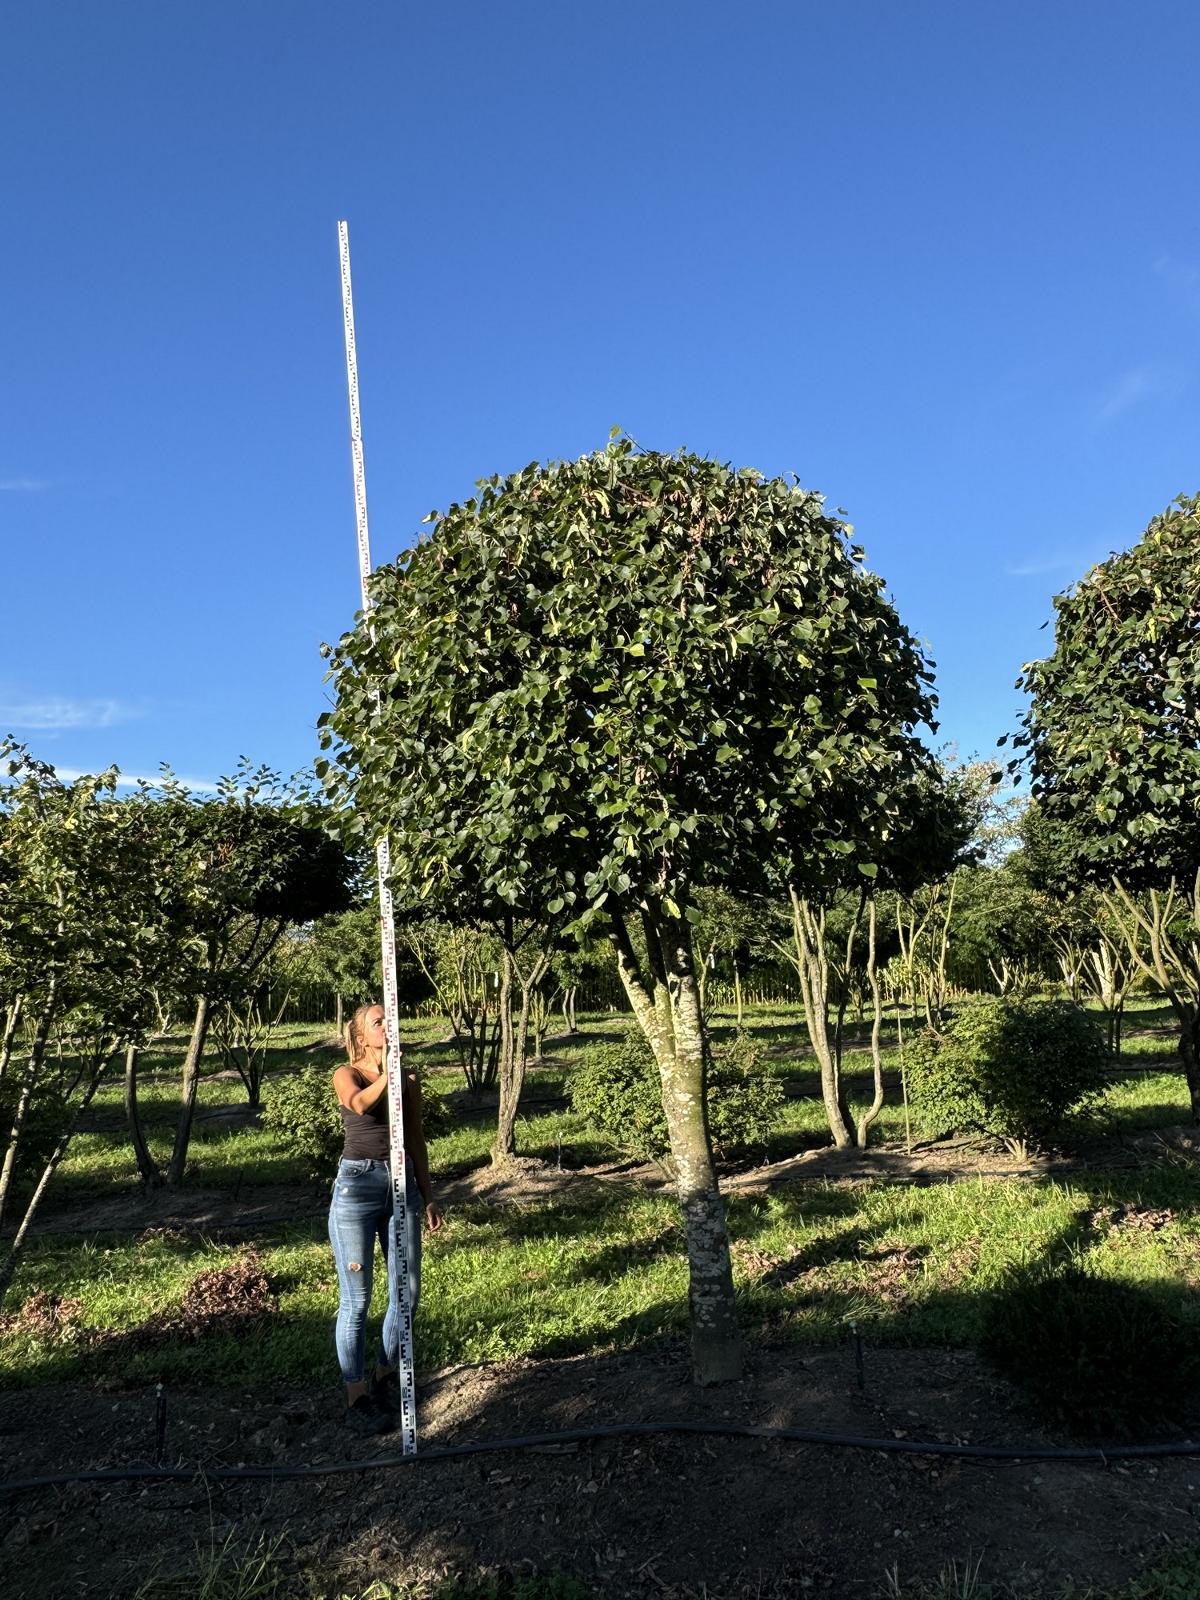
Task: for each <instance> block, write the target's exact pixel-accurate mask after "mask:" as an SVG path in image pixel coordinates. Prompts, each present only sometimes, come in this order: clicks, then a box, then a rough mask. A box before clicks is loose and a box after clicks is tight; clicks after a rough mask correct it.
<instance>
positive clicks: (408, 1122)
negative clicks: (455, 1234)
mask: <svg viewBox="0 0 1200 1600" xmlns="http://www.w3.org/2000/svg"><path fill="white" fill-rule="evenodd" d="M403 1082H404V1143H405V1146H406V1148H407V1150H408V1153H409V1156H410V1158H411V1160H412V1164H413V1173H414V1174H415V1176H416V1180H417V1188H418V1189H419V1190H420V1191H421V1199H422V1200H424V1202H425V1214H426V1218H427V1220H428V1223H429V1231H430V1233H436V1232H437V1231H438V1229H439V1228H440V1227H441V1225H442V1214H441V1212H440V1211H439V1210H438V1208H437V1204H436V1203H435V1201H434V1198H433V1184H432V1183H431V1182H430V1178H429V1151H428V1150H427V1149H426V1148H425V1125H424V1123H423V1122H422V1120H421V1084H420V1081H419V1079H418V1078H417V1075H416V1073H415V1072H406V1073H405V1074H404V1080H403Z"/></svg>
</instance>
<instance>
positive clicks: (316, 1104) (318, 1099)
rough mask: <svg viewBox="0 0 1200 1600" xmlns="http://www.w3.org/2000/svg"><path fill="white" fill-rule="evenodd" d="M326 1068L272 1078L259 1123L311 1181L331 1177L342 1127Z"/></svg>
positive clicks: (340, 1139) (339, 1148)
mask: <svg viewBox="0 0 1200 1600" xmlns="http://www.w3.org/2000/svg"><path fill="white" fill-rule="evenodd" d="M330 1077H331V1074H330V1072H329V1070H328V1068H325V1067H304V1068H302V1069H301V1071H299V1072H291V1073H286V1074H282V1075H280V1076H279V1077H277V1078H274V1079H273V1080H272V1081H271V1083H270V1085H269V1087H268V1088H267V1091H266V1093H265V1095H264V1096H263V1112H262V1122H263V1127H264V1128H269V1129H270V1130H271V1132H272V1133H274V1134H275V1135H276V1136H277V1138H278V1139H279V1140H280V1142H281V1143H282V1144H283V1146H284V1148H285V1149H286V1150H288V1151H289V1153H290V1154H292V1155H296V1156H299V1157H300V1159H301V1160H302V1161H303V1162H304V1164H305V1166H306V1167H307V1168H308V1170H309V1171H310V1172H311V1173H312V1174H313V1176H314V1177H320V1176H322V1175H325V1174H328V1173H332V1171H333V1169H334V1167H335V1165H336V1164H337V1159H338V1156H339V1155H340V1154H341V1149H342V1137H343V1131H344V1130H343V1127H342V1119H341V1116H340V1114H339V1112H338V1103H337V1097H336V1096H335V1094H334V1092H333V1086H332V1084H331V1082H330Z"/></svg>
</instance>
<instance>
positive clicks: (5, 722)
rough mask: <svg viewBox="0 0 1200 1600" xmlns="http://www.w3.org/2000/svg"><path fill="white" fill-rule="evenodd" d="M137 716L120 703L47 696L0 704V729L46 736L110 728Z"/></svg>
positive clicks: (131, 708) (133, 710) (132, 709)
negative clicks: (44, 734)
mask: <svg viewBox="0 0 1200 1600" xmlns="http://www.w3.org/2000/svg"><path fill="white" fill-rule="evenodd" d="M138 715H139V713H138V712H137V711H136V710H135V709H134V708H133V707H132V706H126V705H122V704H121V702H120V701H119V700H64V699H61V698H59V697H57V696H50V697H48V698H47V699H45V700H24V701H8V702H0V729H3V730H5V731H10V730H13V729H20V730H22V731H24V730H26V729H36V730H37V731H39V732H42V733H45V732H62V731H63V730H65V729H79V728H111V727H113V726H114V725H115V724H116V723H118V722H128V721H129V720H130V719H131V718H132V717H136V716H138Z"/></svg>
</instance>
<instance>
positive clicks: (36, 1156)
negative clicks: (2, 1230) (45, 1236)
mask: <svg viewBox="0 0 1200 1600" xmlns="http://www.w3.org/2000/svg"><path fill="white" fill-rule="evenodd" d="M14 1080H15V1074H12V1075H11V1076H10V1077H9V1078H8V1079H6V1080H5V1081H4V1082H3V1083H0V1136H6V1135H7V1134H8V1132H9V1129H10V1128H11V1127H12V1125H13V1122H14V1120H15V1116H16V1110H17V1100H18V1094H19V1085H18V1083H17V1082H16V1081H14ZM70 1115H71V1102H70V1098H69V1096H68V1095H66V1094H65V1093H64V1092H63V1088H62V1086H61V1085H60V1084H59V1083H57V1082H55V1081H53V1080H52V1079H48V1080H47V1081H43V1082H42V1083H40V1084H38V1086H37V1090H36V1093H35V1095H34V1097H33V1098H32V1100H31V1102H30V1105H29V1110H28V1111H27V1112H26V1115H25V1124H24V1127H23V1128H22V1131H21V1138H20V1141H19V1142H18V1144H17V1147H16V1157H15V1165H14V1169H13V1177H12V1192H13V1198H15V1199H17V1200H20V1199H22V1198H27V1197H28V1193H29V1191H30V1190H31V1189H32V1188H33V1186H34V1184H35V1183H36V1182H37V1180H38V1178H39V1177H40V1176H41V1173H42V1168H43V1167H44V1166H45V1165H46V1162H47V1161H48V1160H49V1159H50V1154H51V1152H52V1151H53V1149H54V1147H55V1145H56V1144H57V1143H58V1139H59V1135H60V1134H61V1133H62V1130H63V1128H64V1126H65V1125H66V1123H67V1121H68V1119H69V1118H70ZM2 1151H3V1145H0V1153H2Z"/></svg>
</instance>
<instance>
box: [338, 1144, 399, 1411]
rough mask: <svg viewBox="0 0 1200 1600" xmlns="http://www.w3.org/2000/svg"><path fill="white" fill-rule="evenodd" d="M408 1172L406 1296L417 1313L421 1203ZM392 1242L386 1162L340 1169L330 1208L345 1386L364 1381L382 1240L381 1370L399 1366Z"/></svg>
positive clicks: (350, 1164)
mask: <svg viewBox="0 0 1200 1600" xmlns="http://www.w3.org/2000/svg"><path fill="white" fill-rule="evenodd" d="M406 1165H407V1166H408V1173H407V1180H408V1181H407V1183H406V1184H405V1194H406V1196H407V1200H408V1210H407V1223H408V1227H407V1230H406V1231H407V1234H408V1240H407V1243H408V1251H407V1254H408V1292H409V1302H410V1305H411V1307H412V1310H413V1313H414V1314H415V1313H416V1309H417V1300H418V1298H419V1296H420V1293H421V1199H420V1196H419V1195H418V1193H417V1184H416V1179H415V1177H414V1176H413V1170H412V1164H411V1163H406ZM391 1237H392V1177H391V1172H390V1170H389V1168H388V1164H387V1162H386V1161H365V1160H364V1161H346V1160H342V1161H340V1162H339V1163H338V1174H337V1178H336V1179H335V1181H334V1185H333V1200H332V1202H331V1203H330V1207H329V1242H330V1244H331V1245H332V1246H333V1259H334V1261H335V1263H336V1264H337V1275H338V1292H339V1299H338V1314H337V1355H338V1365H339V1366H340V1367H341V1369H342V1378H343V1380H344V1381H345V1382H346V1383H361V1382H362V1381H363V1377H364V1375H365V1372H364V1368H365V1358H366V1346H367V1312H368V1311H369V1310H370V1307H371V1285H372V1283H373V1281H374V1269H375V1241H376V1239H378V1240H379V1244H380V1247H381V1249H382V1250H383V1259H384V1261H385V1262H386V1263H387V1269H388V1309H387V1315H386V1317H385V1318H384V1321H383V1338H382V1341H381V1344H380V1351H379V1365H380V1366H381V1367H389V1368H394V1367H397V1366H399V1363H400V1319H399V1316H398V1314H397V1305H396V1284H395V1271H396V1262H395V1252H394V1251H393V1250H391V1249H389V1245H390V1244H391Z"/></svg>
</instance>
